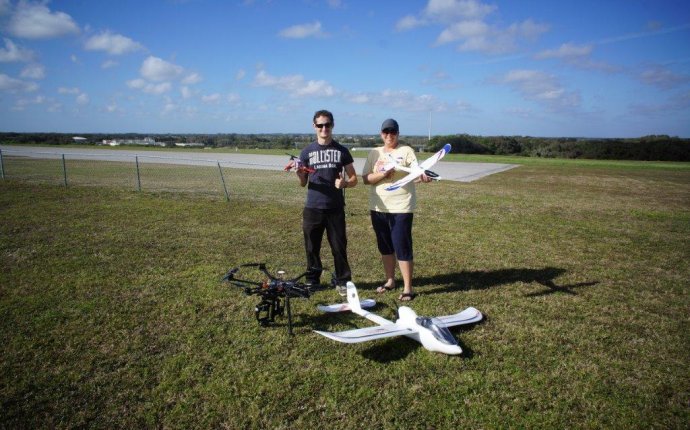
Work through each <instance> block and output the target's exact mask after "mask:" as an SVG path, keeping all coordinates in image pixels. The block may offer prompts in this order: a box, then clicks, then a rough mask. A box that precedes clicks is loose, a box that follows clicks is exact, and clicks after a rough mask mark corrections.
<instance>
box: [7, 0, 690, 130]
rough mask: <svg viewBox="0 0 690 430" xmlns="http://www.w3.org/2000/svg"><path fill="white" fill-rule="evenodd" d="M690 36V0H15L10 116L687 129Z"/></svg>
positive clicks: (96, 121)
mask: <svg viewBox="0 0 690 430" xmlns="http://www.w3.org/2000/svg"><path fill="white" fill-rule="evenodd" d="M688 40H690V4H688V3H687V2H684V1H680V0H667V1H664V2H659V3H655V4H654V7H653V8H652V7H650V6H649V5H648V3H647V2H645V1H642V0H637V1H625V0H611V1H607V2H599V1H593V0H587V1H584V2H577V3H575V2H572V3H571V2H552V1H548V0H535V1H533V2H530V3H529V4H521V3H520V4H518V3H515V2H509V1H495V2H483V1H479V0H427V1H421V0H420V1H414V2H399V1H392V0H382V1H377V2H358V1H348V0H300V1H292V2H273V1H270V0H237V1H232V2H230V1H228V2H224V1H214V0H157V1H151V2H144V3H141V2H136V1H133V0H123V1H120V2H112V3H111V2H80V3H76V2H71V1H66V0H56V1H38V0H37V1H32V0H0V131H2V132H7V133H60V134H151V135H155V134H312V133H313V131H312V127H311V122H312V115H313V113H314V112H315V111H317V110H320V109H327V110H329V111H331V112H333V114H334V117H335V125H336V126H335V128H334V134H335V135H367V136H368V135H377V134H378V130H379V128H380V125H381V123H382V121H383V120H384V119H386V118H395V119H397V120H398V122H399V123H400V127H401V135H402V136H403V137H404V136H410V137H412V136H414V137H418V136H424V137H427V136H428V135H429V134H431V135H432V136H444V135H456V134H468V135H473V136H523V137H535V138H582V139H630V138H641V137H645V136H652V135H667V136H670V137H679V138H689V137H690V120H688V119H689V118H690V44H689V43H688ZM84 124H88V126H85V125H84ZM80 128H81V129H83V128H90V129H92V130H94V131H82V132H78V133H75V132H73V131H70V130H78V129H80ZM265 129H270V130H272V131H271V132H266V131H263V130H265ZM44 130H47V131H44ZM103 130H108V131H103ZM123 130H129V131H123ZM132 130H134V131H132ZM141 130H146V131H141ZM168 130H172V131H168ZM288 130H301V131H288Z"/></svg>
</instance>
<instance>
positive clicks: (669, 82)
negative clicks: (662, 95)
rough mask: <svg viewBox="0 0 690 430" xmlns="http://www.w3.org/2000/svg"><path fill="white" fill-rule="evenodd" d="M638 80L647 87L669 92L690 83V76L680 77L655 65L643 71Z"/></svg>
mask: <svg viewBox="0 0 690 430" xmlns="http://www.w3.org/2000/svg"><path fill="white" fill-rule="evenodd" d="M638 79H639V80H640V81H642V82H644V83H645V84H647V85H652V86H655V87H657V88H661V89H663V90H668V89H671V88H675V87H678V86H680V85H684V84H686V83H688V82H690V75H687V74H685V75H680V74H677V73H674V72H673V71H671V70H669V69H667V68H666V67H663V66H657V65H655V66H651V67H649V68H647V69H646V70H643V71H642V72H641V73H640V74H639V75H638Z"/></svg>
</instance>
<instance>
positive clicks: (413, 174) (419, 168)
mask: <svg viewBox="0 0 690 430" xmlns="http://www.w3.org/2000/svg"><path fill="white" fill-rule="evenodd" d="M449 152H450V143H446V144H445V145H443V148H441V150H440V151H438V152H437V153H435V154H434V155H432V156H431V157H429V158H427V159H426V160H424V161H423V162H422V164H416V163H415V164H413V165H412V166H410V167H404V166H401V165H400V164H399V163H398V162H397V161H396V160H395V158H393V157H392V156H391V155H390V154H388V158H389V159H390V161H389V162H388V163H386V164H385V165H384V166H383V169H382V170H383V171H384V172H386V171H388V170H390V169H396V170H402V171H403V172H407V173H408V174H407V176H405V177H404V178H401V179H399V180H397V181H395V182H394V183H392V184H390V185H389V186H387V187H386V188H385V190H386V191H393V190H397V189H398V188H400V187H402V186H403V185H405V184H407V183H409V182H412V181H414V180H415V179H417V178H418V177H420V176H422V173H426V174H427V176H429V177H431V178H433V179H436V180H440V179H441V177H440V176H438V175H437V174H436V173H434V172H432V171H430V170H429V169H431V166H433V165H434V164H436V162H437V161H438V160H440V159H441V158H443V156H444V155H446V154H447V153H449Z"/></svg>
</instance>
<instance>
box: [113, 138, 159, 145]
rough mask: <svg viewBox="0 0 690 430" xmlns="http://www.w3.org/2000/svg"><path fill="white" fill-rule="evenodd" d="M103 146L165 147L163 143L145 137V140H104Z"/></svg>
mask: <svg viewBox="0 0 690 430" xmlns="http://www.w3.org/2000/svg"><path fill="white" fill-rule="evenodd" d="M101 144H102V145H108V146H119V145H145V146H165V143H163V142H156V140H155V139H154V138H152V137H145V138H143V139H112V140H107V139H103V141H102V143H101Z"/></svg>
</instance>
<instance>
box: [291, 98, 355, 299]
mask: <svg viewBox="0 0 690 430" xmlns="http://www.w3.org/2000/svg"><path fill="white" fill-rule="evenodd" d="M313 123H314V130H315V131H316V141H315V142H313V143H311V144H310V145H309V146H307V147H306V148H304V149H303V150H302V153H301V154H300V157H299V158H300V161H301V162H302V163H303V165H304V166H307V167H310V168H312V169H314V172H313V173H306V172H305V171H303V170H298V171H297V176H298V177H299V182H300V185H301V186H303V187H304V186H307V198H306V202H305V204H304V211H303V214H302V230H303V232H304V248H305V250H306V252H307V269H308V270H309V269H312V268H321V267H322V265H321V241H322V239H323V232H324V231H326V237H327V238H328V243H329V244H330V246H331V253H332V254H333V264H334V265H335V280H336V289H337V290H338V293H340V295H342V296H345V283H346V282H347V281H350V280H351V279H352V273H351V271H350V264H349V263H348V261H347V235H346V231H345V196H344V194H343V191H342V190H343V189H344V188H351V187H354V186H356V185H357V174H356V172H355V168H354V164H353V161H354V160H353V159H352V155H351V154H350V151H348V149H347V148H345V147H344V146H342V145H341V144H339V143H338V142H336V141H335V140H333V126H334V125H335V122H334V120H333V114H332V113H330V112H329V111H327V110H320V111H318V112H316V113H315V114H314V118H313ZM343 170H344V171H345V173H344V174H343ZM320 280H321V273H320V272H318V273H314V274H313V275H312V276H311V277H310V278H308V279H307V282H310V283H312V284H319V283H320Z"/></svg>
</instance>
